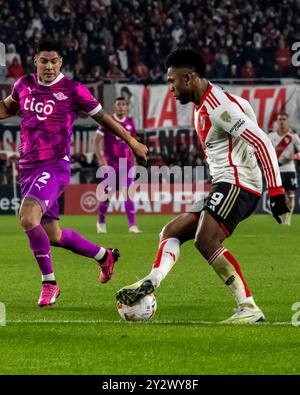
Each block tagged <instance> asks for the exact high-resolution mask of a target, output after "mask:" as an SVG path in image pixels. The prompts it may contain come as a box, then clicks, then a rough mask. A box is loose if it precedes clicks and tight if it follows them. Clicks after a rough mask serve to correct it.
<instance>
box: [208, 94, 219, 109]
mask: <svg viewBox="0 0 300 395" xmlns="http://www.w3.org/2000/svg"><path fill="white" fill-rule="evenodd" d="M206 100H209V101H211V102H212V104H213V106H214V108H217V107H218V103H217V102H216V100H215V99H214V98H213V96H212V94H211V92H210V94H209V95H208V96H207V98H206Z"/></svg>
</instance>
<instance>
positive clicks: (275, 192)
mask: <svg viewBox="0 0 300 395" xmlns="http://www.w3.org/2000/svg"><path fill="white" fill-rule="evenodd" d="M268 193H269V196H276V195H283V194H284V190H283V188H282V187H277V188H269V189H268Z"/></svg>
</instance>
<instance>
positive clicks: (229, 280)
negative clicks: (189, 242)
mask: <svg viewBox="0 0 300 395" xmlns="http://www.w3.org/2000/svg"><path fill="white" fill-rule="evenodd" d="M208 263H209V264H210V265H211V266H212V268H213V269H214V270H215V272H216V273H217V275H218V276H219V277H220V278H221V279H222V281H223V282H224V283H225V285H227V286H228V288H229V289H230V290H231V292H232V294H233V296H234V298H235V300H236V302H237V304H238V305H239V304H243V303H249V304H253V305H255V303H254V300H253V297H252V296H251V294H250V291H249V289H248V286H247V284H246V281H245V279H244V277H243V274H242V272H241V269H240V266H239V264H238V262H237V261H236V260H235V258H234V257H233V255H231V253H230V252H229V251H227V250H226V248H223V247H221V248H219V249H218V250H217V251H216V252H215V253H214V254H213V255H212V256H211V258H210V259H209V260H208Z"/></svg>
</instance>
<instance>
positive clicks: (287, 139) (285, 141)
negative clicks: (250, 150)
mask: <svg viewBox="0 0 300 395" xmlns="http://www.w3.org/2000/svg"><path fill="white" fill-rule="evenodd" d="M292 140H293V137H292V135H291V134H290V133H286V134H285V135H284V136H283V137H282V138H281V139H280V141H279V142H278V144H277V147H276V155H277V159H279V157H280V155H281V154H282V152H283V151H284V150H285V149H286V147H287V146H288V145H289V144H290V143H291V142H292Z"/></svg>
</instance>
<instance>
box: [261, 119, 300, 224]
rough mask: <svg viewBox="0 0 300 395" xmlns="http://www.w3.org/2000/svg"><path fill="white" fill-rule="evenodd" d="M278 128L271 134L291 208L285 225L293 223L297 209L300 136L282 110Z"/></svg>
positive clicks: (284, 218)
mask: <svg viewBox="0 0 300 395" xmlns="http://www.w3.org/2000/svg"><path fill="white" fill-rule="evenodd" d="M277 125H278V130H277V131H275V132H272V133H270V134H269V137H270V139H271V141H272V144H273V145H274V147H275V150H276V155H277V160H278V163H279V169H280V175H281V178H282V186H283V188H284V190H285V196H286V201H287V206H288V208H289V210H290V212H289V213H286V214H285V215H284V216H283V221H282V223H283V225H288V226H290V225H291V219H292V214H293V211H294V209H295V200H296V193H295V191H296V190H297V189H298V178H297V171H296V165H295V160H300V138H299V136H298V135H297V134H295V133H293V132H292V131H291V130H290V128H289V120H288V115H287V114H286V113H285V112H281V113H279V114H278V115H277Z"/></svg>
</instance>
